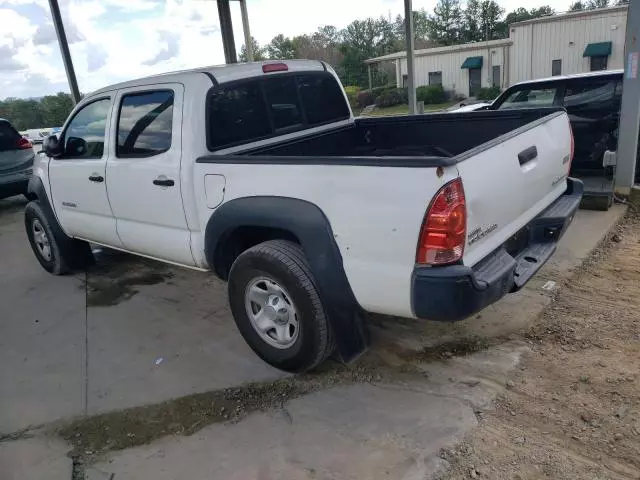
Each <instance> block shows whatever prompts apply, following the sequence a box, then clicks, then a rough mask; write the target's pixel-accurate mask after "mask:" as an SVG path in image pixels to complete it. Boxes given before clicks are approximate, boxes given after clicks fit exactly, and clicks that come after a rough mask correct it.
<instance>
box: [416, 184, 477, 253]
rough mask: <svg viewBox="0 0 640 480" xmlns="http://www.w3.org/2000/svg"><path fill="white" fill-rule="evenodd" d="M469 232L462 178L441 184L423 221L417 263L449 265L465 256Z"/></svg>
mask: <svg viewBox="0 0 640 480" xmlns="http://www.w3.org/2000/svg"><path fill="white" fill-rule="evenodd" d="M466 236H467V207H466V204H465V198H464V189H463V187H462V180H461V179H460V178H456V179H455V180H452V181H451V182H449V183H447V184H446V185H445V186H444V187H442V188H441V189H440V190H439V191H438V193H437V194H436V196H435V197H434V198H433V200H432V201H431V205H429V208H428V210H427V214H426V215H425V217H424V221H423V223H422V230H421V232H420V240H419V242H418V249H417V252H416V263H421V264H428V265H446V264H449V263H455V262H457V261H458V260H460V259H461V258H462V254H463V252H464V245H465V242H466Z"/></svg>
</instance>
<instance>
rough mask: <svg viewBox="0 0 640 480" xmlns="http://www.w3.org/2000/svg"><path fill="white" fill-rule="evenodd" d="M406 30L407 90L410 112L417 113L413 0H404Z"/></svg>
mask: <svg viewBox="0 0 640 480" xmlns="http://www.w3.org/2000/svg"><path fill="white" fill-rule="evenodd" d="M404 31H405V40H406V43H407V90H408V93H409V114H411V115H414V114H415V113H416V82H415V78H416V77H415V74H414V68H413V65H414V61H413V60H414V55H413V46H414V43H413V8H412V6H411V0H404Z"/></svg>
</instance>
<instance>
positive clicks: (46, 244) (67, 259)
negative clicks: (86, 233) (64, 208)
mask: <svg viewBox="0 0 640 480" xmlns="http://www.w3.org/2000/svg"><path fill="white" fill-rule="evenodd" d="M51 222H52V221H51V220H50V217H49V216H48V215H47V214H46V213H45V211H44V210H43V209H42V206H41V205H40V202H39V201H38V200H36V201H32V202H29V203H28V204H27V206H26V207H25V209H24V226H25V228H26V231H27V237H28V238H29V243H30V244H31V249H32V250H33V253H34V254H35V256H36V258H37V259H38V262H40V265H42V267H43V268H44V269H45V270H46V271H47V272H49V273H52V274H54V275H64V274H66V273H69V272H70V271H71V270H73V269H83V268H85V267H87V266H88V265H90V264H91V263H92V262H93V255H92V254H91V247H90V246H89V244H88V243H87V242H84V241H82V240H75V239H73V238H69V237H67V236H66V235H64V233H61V234H59V235H56V234H55V231H54V228H55V227H57V224H56V225H52V223H51ZM53 222H55V219H54V220H53Z"/></svg>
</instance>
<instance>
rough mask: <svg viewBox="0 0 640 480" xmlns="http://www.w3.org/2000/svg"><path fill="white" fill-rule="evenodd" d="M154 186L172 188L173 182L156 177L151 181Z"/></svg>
mask: <svg viewBox="0 0 640 480" xmlns="http://www.w3.org/2000/svg"><path fill="white" fill-rule="evenodd" d="M153 184H154V185H158V186H159V187H173V186H174V185H175V182H174V181H173V180H171V179H170V178H163V177H158V178H156V179H155V180H154V181H153Z"/></svg>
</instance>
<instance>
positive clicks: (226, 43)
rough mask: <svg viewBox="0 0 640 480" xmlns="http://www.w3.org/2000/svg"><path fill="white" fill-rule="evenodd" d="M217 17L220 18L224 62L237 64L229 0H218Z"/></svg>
mask: <svg viewBox="0 0 640 480" xmlns="http://www.w3.org/2000/svg"><path fill="white" fill-rule="evenodd" d="M218 17H219V18H220V34H221V35H222V47H223V48H224V59H225V62H227V63H238V57H237V55H236V43H235V40H234V38H233V24H232V22H231V9H230V8H229V0H218Z"/></svg>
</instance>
